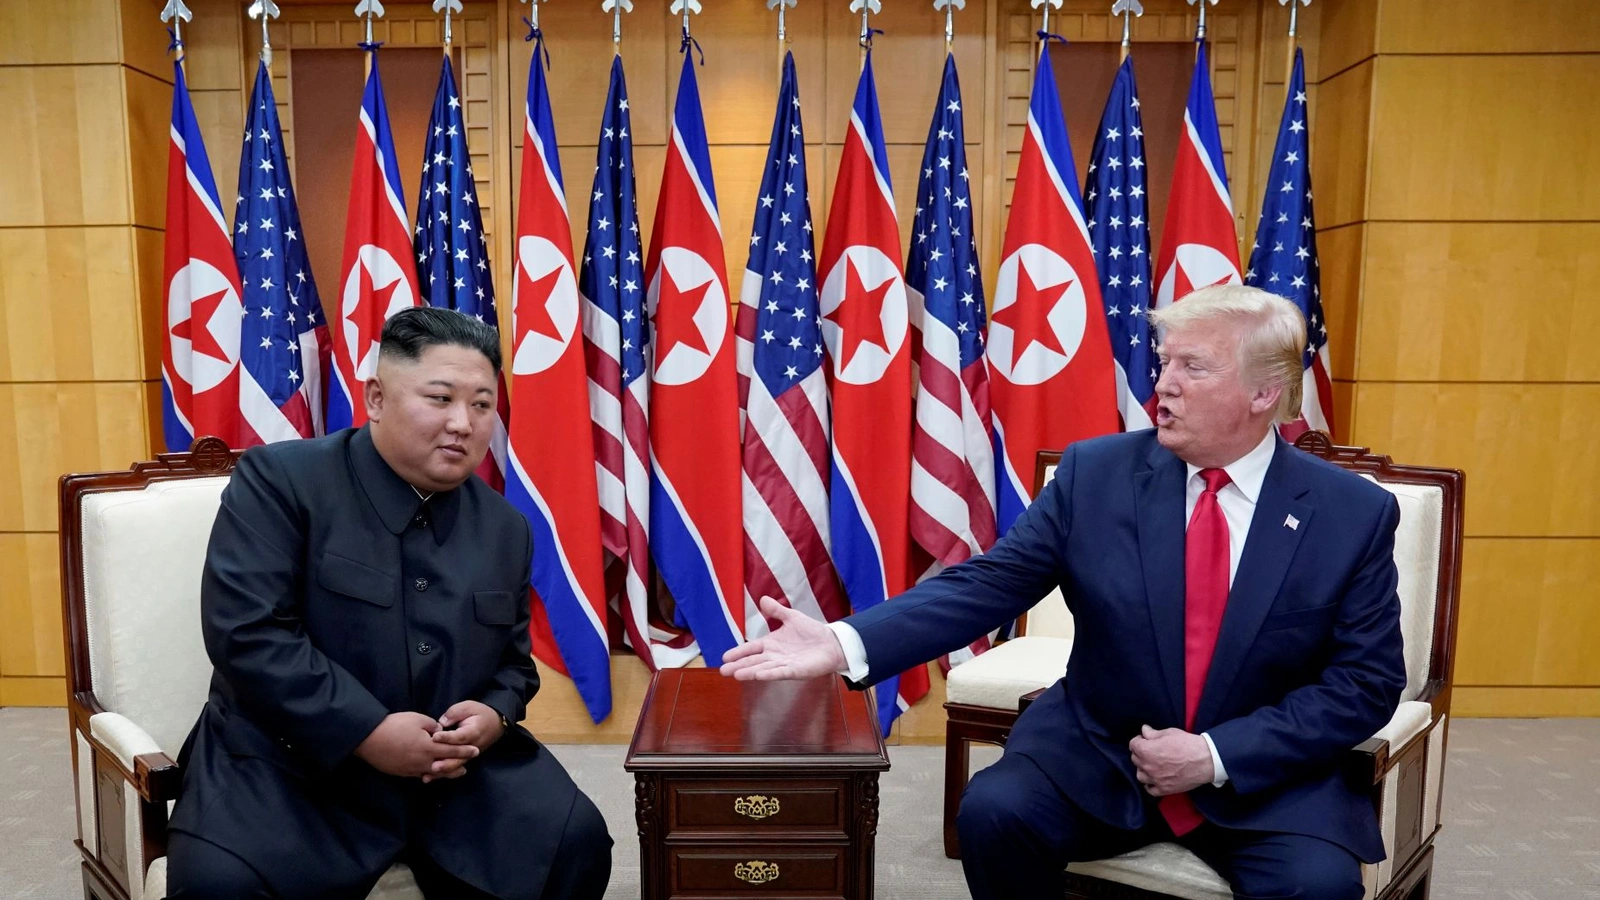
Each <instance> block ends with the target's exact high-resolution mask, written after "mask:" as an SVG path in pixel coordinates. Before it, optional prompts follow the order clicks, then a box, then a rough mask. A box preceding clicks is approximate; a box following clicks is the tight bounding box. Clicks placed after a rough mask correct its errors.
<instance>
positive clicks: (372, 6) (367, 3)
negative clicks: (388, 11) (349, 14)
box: [356, 0, 383, 76]
mask: <svg viewBox="0 0 1600 900" xmlns="http://www.w3.org/2000/svg"><path fill="white" fill-rule="evenodd" d="M356 15H357V16H361V17H363V18H365V19H366V21H367V31H366V35H367V39H366V40H365V41H363V42H362V43H364V44H366V46H365V47H364V48H362V49H364V50H366V51H367V60H366V71H365V72H363V73H362V75H364V76H370V75H371V74H372V59H373V54H374V53H376V52H377V47H375V46H374V45H373V43H372V17H373V16H377V17H378V18H380V19H381V18H383V4H382V3H381V2H379V0H361V2H360V3H357V4H356Z"/></svg>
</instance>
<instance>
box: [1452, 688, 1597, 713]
mask: <svg viewBox="0 0 1600 900" xmlns="http://www.w3.org/2000/svg"><path fill="white" fill-rule="evenodd" d="M1450 712H1451V713H1452V714H1454V715H1455V716H1457V717H1463V718H1464V717H1477V716H1483V717H1490V718H1521V719H1547V718H1551V717H1558V716H1600V688H1594V687H1524V686H1519V685H1513V686H1503V687H1485V686H1462V687H1457V688H1456V689H1455V692H1454V693H1452V694H1451V696H1450Z"/></svg>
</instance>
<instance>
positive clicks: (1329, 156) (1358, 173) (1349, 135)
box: [1311, 60, 1378, 228]
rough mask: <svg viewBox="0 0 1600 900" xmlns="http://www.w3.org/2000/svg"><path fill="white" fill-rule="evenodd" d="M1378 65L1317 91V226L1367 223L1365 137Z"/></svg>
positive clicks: (1314, 136)
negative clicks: (1365, 221) (1373, 81)
mask: <svg viewBox="0 0 1600 900" xmlns="http://www.w3.org/2000/svg"><path fill="white" fill-rule="evenodd" d="M1377 65H1378V63H1377V61H1375V60H1373V61H1368V62H1364V63H1361V64H1360V65H1357V66H1355V67H1354V68H1351V69H1347V70H1345V71H1344V72H1341V73H1340V74H1339V75H1336V76H1334V77H1333V78H1332V79H1330V80H1327V81H1324V82H1322V83H1321V84H1320V85H1318V88H1317V108H1316V110H1315V116H1316V121H1317V127H1316V129H1315V130H1314V131H1312V133H1311V164H1312V166H1313V167H1314V168H1313V170H1312V171H1313V174H1314V177H1315V178H1316V184H1315V185H1314V193H1315V194H1316V200H1317V227H1319V228H1332V227H1334V226H1336V225H1347V224H1349V223H1351V222H1360V221H1363V220H1364V219H1366V218H1367V167H1368V135H1369V134H1370V130H1369V129H1370V127H1371V108H1372V80H1373V77H1374V74H1375V71H1376V69H1377Z"/></svg>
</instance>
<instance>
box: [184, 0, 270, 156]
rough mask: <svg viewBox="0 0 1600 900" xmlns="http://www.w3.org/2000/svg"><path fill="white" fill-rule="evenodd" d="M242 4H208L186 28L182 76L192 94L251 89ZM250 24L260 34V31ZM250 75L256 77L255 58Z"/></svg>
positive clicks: (251, 60) (198, 11) (255, 25)
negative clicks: (246, 75)
mask: <svg viewBox="0 0 1600 900" xmlns="http://www.w3.org/2000/svg"><path fill="white" fill-rule="evenodd" d="M244 21H249V20H246V19H245V16H244V4H242V3H216V4H208V5H207V6H206V7H204V8H202V9H199V10H197V11H196V13H195V17H194V21H192V22H190V23H188V24H187V25H185V26H184V29H183V41H184V49H183V52H184V56H183V60H184V61H183V75H184V78H185V79H186V80H187V81H188V82H189V90H191V91H238V90H248V89H249V87H250V85H249V84H247V83H245V82H244V66H245V63H246V62H247V60H246V57H245V52H244V34H243V31H242V23H243V22H244ZM250 24H251V25H252V26H254V27H255V29H256V30H257V32H258V33H259V30H260V28H261V26H260V25H257V24H256V23H255V22H254V21H250ZM248 62H249V63H251V65H250V73H251V76H252V77H253V76H254V75H255V65H254V62H255V60H254V59H250V60H248ZM208 136H209V135H208Z"/></svg>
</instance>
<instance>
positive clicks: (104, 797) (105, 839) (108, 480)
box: [57, 437, 240, 900]
mask: <svg viewBox="0 0 1600 900" xmlns="http://www.w3.org/2000/svg"><path fill="white" fill-rule="evenodd" d="M239 456H240V453H239V452H238V451H232V450H229V449H228V445H227V444H225V443H223V442H222V441H221V440H219V439H217V438H214V437H202V438H200V439H198V440H196V441H195V442H194V445H193V446H192V447H191V448H190V449H189V451H188V452H186V453H163V454H161V455H160V456H158V457H157V458H156V459H155V460H154V461H153V462H140V463H135V464H134V465H133V466H132V468H130V469H126V470H123V471H120V472H95V473H90V474H83V475H63V476H61V481H60V485H59V488H58V495H57V496H58V497H59V502H60V511H61V538H60V548H61V608H62V623H63V631H64V637H65V643H66V646H67V715H68V719H69V723H70V726H71V733H72V735H73V740H72V741H71V743H72V771H73V775H74V776H75V777H74V779H73V785H74V791H77V790H79V789H80V788H79V785H81V784H82V782H80V781H79V780H78V779H77V777H76V776H77V775H78V773H79V772H80V771H85V770H87V771H89V772H90V773H91V774H92V779H91V780H90V783H91V784H92V785H93V786H94V787H93V790H94V797H93V798H92V800H91V802H90V803H89V806H88V808H90V809H92V810H93V815H94V822H93V823H90V824H92V825H93V827H94V829H95V834H96V835H97V836H98V837H97V839H96V840H95V845H96V846H95V847H94V848H93V849H91V848H89V847H87V846H85V845H84V842H83V839H82V835H83V833H84V832H83V826H84V824H85V823H84V822H82V821H81V818H82V810H84V809H85V805H84V800H85V798H82V797H79V798H78V800H79V803H78V804H77V805H76V806H75V809H76V810H77V811H79V812H78V817H79V819H80V821H79V822H78V835H79V837H77V838H75V839H74V840H73V843H74V844H75V845H76V846H77V847H78V851H79V853H80V854H81V855H82V857H83V895H84V897H85V898H86V900H128V897H129V881H130V879H141V880H142V879H143V878H144V874H145V868H146V866H147V865H148V864H149V862H150V861H151V860H153V859H156V858H158V857H160V856H163V855H165V853H166V844H167V840H166V832H167V803H168V801H171V800H175V799H177V796H178V789H179V788H180V787H181V785H182V782H183V779H182V775H181V773H180V772H179V770H178V764H177V762H176V761H174V760H173V759H172V758H171V757H169V756H167V755H166V754H165V753H147V754H144V755H141V756H137V757H134V760H133V767H132V769H129V768H127V767H126V766H124V765H123V764H122V762H121V761H120V760H119V759H118V758H117V756H116V754H114V753H113V752H112V751H111V750H110V749H109V748H108V747H106V746H105V745H104V744H103V743H101V742H100V741H99V740H97V739H95V737H94V736H93V735H92V734H91V733H90V731H89V717H90V716H93V715H96V714H97V713H102V712H106V711H107V710H106V709H105V707H103V706H102V705H101V703H100V700H99V699H98V698H97V697H96V696H95V692H94V688H95V686H94V680H93V675H92V674H91V673H92V669H91V667H90V663H89V624H88V616H87V612H86V609H87V608H86V601H87V598H86V597H85V595H84V586H83V538H82V535H83V512H82V504H83V498H84V497H85V496H87V495H89V494H97V493H103V492H107V491H137V490H142V489H144V488H145V487H147V486H148V485H150V484H153V483H155V482H158V481H174V480H178V479H185V478H212V477H216V476H220V475H227V474H228V473H229V472H231V471H232V470H233V466H234V464H235V463H236V462H237V461H238V458H239ZM79 737H81V738H82V739H83V740H84V741H85V742H86V743H87V746H88V747H89V752H90V758H88V759H82V758H80V755H79V746H80V745H79V741H78V740H77V738H79ZM130 784H131V785H132V786H133V788H134V791H135V792H136V793H137V795H138V798H139V801H138V802H139V809H138V815H139V818H140V821H141V823H142V825H143V831H144V846H143V848H142V854H141V857H142V858H140V859H131V860H130V859H128V858H127V853H126V850H125V848H126V837H127V832H126V824H125V823H126V821H127V819H126V814H127V810H126V809H125V802H126V801H125V799H124V798H125V793H124V785H130Z"/></svg>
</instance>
